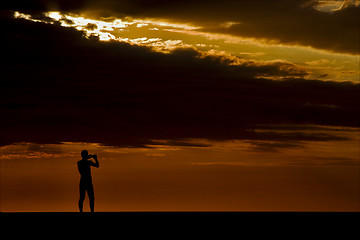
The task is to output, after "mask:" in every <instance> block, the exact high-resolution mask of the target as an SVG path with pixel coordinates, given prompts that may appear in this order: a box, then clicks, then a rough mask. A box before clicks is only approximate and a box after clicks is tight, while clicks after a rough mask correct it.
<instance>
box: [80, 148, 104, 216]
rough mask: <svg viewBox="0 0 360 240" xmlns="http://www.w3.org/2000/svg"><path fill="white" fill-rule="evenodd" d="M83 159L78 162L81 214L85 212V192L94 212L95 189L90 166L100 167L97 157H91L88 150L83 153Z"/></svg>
mask: <svg viewBox="0 0 360 240" xmlns="http://www.w3.org/2000/svg"><path fill="white" fill-rule="evenodd" d="M81 157H82V159H81V160H80V161H78V162H77V165H78V170H79V173H80V176H81V177H80V184H79V189H80V199H79V210H80V212H82V211H83V203H84V200H85V192H87V194H88V197H89V203H90V210H91V212H94V200H95V196H94V187H93V184H92V178H91V170H90V166H93V167H96V168H98V167H99V162H98V159H97V156H96V155H89V153H88V151H87V150H83V151H82V152H81ZM90 158H93V159H94V160H95V162H93V161H89V159H90Z"/></svg>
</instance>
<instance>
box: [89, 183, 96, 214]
mask: <svg viewBox="0 0 360 240" xmlns="http://www.w3.org/2000/svg"><path fill="white" fill-rule="evenodd" d="M87 194H88V197H89V204H90V211H91V212H94V201H95V195H94V187H93V185H92V183H90V184H89V186H88V188H87Z"/></svg>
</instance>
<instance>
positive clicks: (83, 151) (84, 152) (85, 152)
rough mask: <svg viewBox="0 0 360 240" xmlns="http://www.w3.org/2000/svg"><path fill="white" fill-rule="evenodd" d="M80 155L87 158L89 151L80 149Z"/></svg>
mask: <svg viewBox="0 0 360 240" xmlns="http://www.w3.org/2000/svg"><path fill="white" fill-rule="evenodd" d="M81 157H82V158H83V159H89V152H88V151H87V150H82V151H81Z"/></svg>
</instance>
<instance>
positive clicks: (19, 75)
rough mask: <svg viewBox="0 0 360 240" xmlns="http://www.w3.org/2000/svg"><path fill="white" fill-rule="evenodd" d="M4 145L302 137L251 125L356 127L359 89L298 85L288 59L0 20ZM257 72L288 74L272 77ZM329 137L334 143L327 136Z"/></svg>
mask: <svg viewBox="0 0 360 240" xmlns="http://www.w3.org/2000/svg"><path fill="white" fill-rule="evenodd" d="M1 29H2V31H3V33H4V34H3V36H2V38H1V46H2V48H3V49H5V50H6V51H3V53H2V61H1V72H2V75H3V76H2V78H1V81H0V84H1V95H0V114H1V116H2V117H1V119H0V130H1V133H2V134H1V135H2V137H1V140H0V144H1V145H6V144H11V143H14V142H46V143H49V142H61V141H80V142H101V143H105V144H111V145H132V146H140V145H142V144H145V143H147V142H148V141H149V140H150V139H174V140H176V139H182V138H208V139H262V140H264V139H265V140H266V139H276V140H279V139H280V140H281V139H285V140H286V139H290V140H291V139H293V140H294V139H295V140H296V139H299V140H311V139H315V140H316V139H320V140H326V138H327V136H316V135H306V136H305V135H301V134H300V135H299V134H298V135H292V136H289V135H281V134H276V133H275V132H274V133H273V134H269V133H268V134H261V133H258V132H256V131H253V129H254V128H256V126H258V125H260V124H261V125H264V124H265V125H272V124H318V125H334V126H359V122H358V119H357V118H356V117H355V116H356V115H357V113H358V112H359V105H358V103H357V101H356V100H357V99H359V91H358V89H359V84H354V83H350V82H343V83H339V82H323V81H319V80H304V79H303V78H302V76H303V75H304V74H306V73H304V72H301V71H294V67H295V66H293V65H291V64H289V63H281V62H274V63H273V64H267V65H264V64H260V63H256V62H245V63H244V64H240V65H233V64H231V61H227V60H226V59H223V58H220V57H211V56H208V57H201V56H200V53H199V52H197V51H195V50H193V49H180V50H177V51H174V52H172V53H170V54H163V53H156V52H153V51H151V50H150V49H148V48H145V47H138V46H132V45H128V44H125V43H119V42H100V41H97V40H96V39H86V38H84V37H83V33H82V32H79V31H77V30H75V29H73V28H62V27H60V26H57V25H50V24H43V23H33V22H28V21H26V20H22V19H11V18H9V16H7V15H6V14H5V15H4V14H3V16H2V19H1ZM259 75H260V76H286V79H287V80H283V81H274V80H269V79H264V78H261V77H259ZM330 139H332V138H330Z"/></svg>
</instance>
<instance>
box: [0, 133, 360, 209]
mask: <svg viewBox="0 0 360 240" xmlns="http://www.w3.org/2000/svg"><path fill="white" fill-rule="evenodd" d="M334 131H335V132H336V134H337V135H339V136H340V135H341V136H346V137H349V138H350V139H351V140H347V141H300V142H298V145H297V146H287V147H286V146H285V145H284V146H281V144H284V143H281V142H272V145H269V144H268V145H266V146H265V145H261V141H260V142H259V141H257V142H256V143H255V142H254V141H209V140H187V141H184V142H187V143H188V145H189V146H184V145H186V144H184V142H183V143H182V144H178V145H183V146H174V145H170V143H169V142H166V141H154V145H151V146H148V147H146V148H118V147H109V146H103V145H101V144H89V143H63V144H43V145H41V144H30V143H29V144H25V143H24V144H15V145H10V146H4V147H1V148H0V154H1V155H0V159H1V211H77V200H78V181H79V174H78V172H77V168H76V161H77V160H79V159H80V151H81V150H82V149H88V150H89V152H90V153H97V154H98V156H99V161H100V168H99V169H92V174H93V183H94V188H95V198H96V200H95V201H96V203H95V206H96V207H95V208H96V211H178V210H179V211H202V210H204V211H359V181H358V179H359V158H358V157H359V148H358V141H359V135H358V129H330V130H329V129H326V130H323V131H322V133H325V132H326V133H329V132H331V133H334ZM264 143H269V142H264ZM196 144H198V146H197V145H196ZM200 144H203V146H200ZM256 144H257V145H256ZM261 148H262V149H261ZM87 201H88V200H87V198H86V201H85V205H84V209H85V211H88V202H87Z"/></svg>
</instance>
